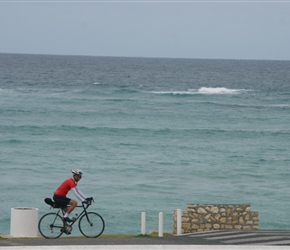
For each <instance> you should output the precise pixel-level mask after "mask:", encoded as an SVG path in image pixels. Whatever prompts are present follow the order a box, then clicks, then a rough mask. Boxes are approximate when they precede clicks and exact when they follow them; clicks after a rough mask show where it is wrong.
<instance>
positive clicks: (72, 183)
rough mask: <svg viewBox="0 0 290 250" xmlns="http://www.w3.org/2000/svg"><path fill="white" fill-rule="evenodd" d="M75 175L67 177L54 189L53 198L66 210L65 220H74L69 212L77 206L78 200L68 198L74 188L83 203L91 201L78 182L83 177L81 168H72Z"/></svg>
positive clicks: (75, 193)
mask: <svg viewBox="0 0 290 250" xmlns="http://www.w3.org/2000/svg"><path fill="white" fill-rule="evenodd" d="M71 172H72V173H73V177H71V178H68V179H66V180H65V181H64V182H62V183H61V184H60V186H59V187H58V188H57V189H56V190H55V191H54V193H53V194H54V195H53V199H54V201H55V204H56V205H57V206H58V207H61V208H62V209H63V211H64V212H65V215H64V217H63V220H64V221H65V222H73V221H74V220H71V219H70V218H69V214H70V213H71V212H72V211H73V210H74V209H75V207H76V206H77V204H78V203H77V201H75V200H73V199H70V198H67V197H66V195H67V193H68V192H69V191H70V190H72V191H73V193H74V195H75V196H76V197H77V198H78V199H79V200H80V201H81V202H83V203H85V204H88V203H90V199H89V198H86V197H85V195H84V194H83V193H82V192H81V191H80V190H79V189H78V187H77V184H78V182H79V181H80V179H81V178H82V175H83V172H82V171H81V170H79V169H75V170H71Z"/></svg>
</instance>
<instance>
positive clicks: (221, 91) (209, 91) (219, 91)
mask: <svg viewBox="0 0 290 250" xmlns="http://www.w3.org/2000/svg"><path fill="white" fill-rule="evenodd" d="M244 91H247V90H245V89H228V88H224V87H217V88H209V87H201V88H199V89H187V90H186V91H152V93H153V94H164V95H166V94H171V95H196V94H204V95H227V94H228V95H229V94H230V95H232V94H240V93H241V92H244Z"/></svg>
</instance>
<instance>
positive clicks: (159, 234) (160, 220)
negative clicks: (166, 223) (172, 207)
mask: <svg viewBox="0 0 290 250" xmlns="http://www.w3.org/2000/svg"><path fill="white" fill-rule="evenodd" d="M158 218H159V223H158V237H163V213H162V212H159V217H158Z"/></svg>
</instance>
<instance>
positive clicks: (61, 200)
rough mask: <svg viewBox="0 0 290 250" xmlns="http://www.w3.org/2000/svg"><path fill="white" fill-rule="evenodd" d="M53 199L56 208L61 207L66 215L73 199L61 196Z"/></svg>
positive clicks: (55, 196)
mask: <svg viewBox="0 0 290 250" xmlns="http://www.w3.org/2000/svg"><path fill="white" fill-rule="evenodd" d="M53 199H54V202H55V205H56V207H60V208H61V209H62V210H63V211H64V212H65V213H66V212H67V211H68V205H70V202H71V199H69V198H67V197H64V196H59V195H54V196H53Z"/></svg>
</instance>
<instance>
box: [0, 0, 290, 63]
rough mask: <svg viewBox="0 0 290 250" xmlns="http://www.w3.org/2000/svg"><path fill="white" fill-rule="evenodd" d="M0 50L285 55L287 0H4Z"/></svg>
mask: <svg viewBox="0 0 290 250" xmlns="http://www.w3.org/2000/svg"><path fill="white" fill-rule="evenodd" d="M0 53H33V54H60V55H93V56H129V57H178V58H221V59H274V60H290V1H237V0H233V1H153V0H152V1H140V0H135V1H118V0H116V1H110V0H108V1H41V0H39V1H21V0H20V1H13V0H9V1H2V0H0Z"/></svg>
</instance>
